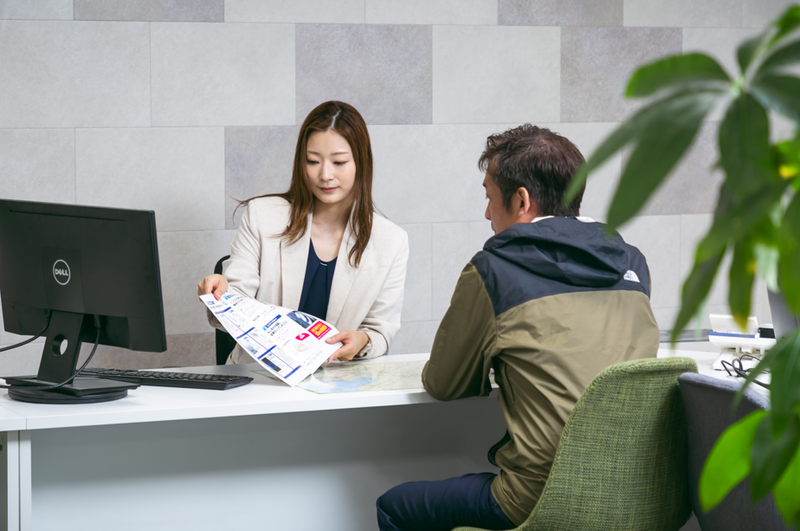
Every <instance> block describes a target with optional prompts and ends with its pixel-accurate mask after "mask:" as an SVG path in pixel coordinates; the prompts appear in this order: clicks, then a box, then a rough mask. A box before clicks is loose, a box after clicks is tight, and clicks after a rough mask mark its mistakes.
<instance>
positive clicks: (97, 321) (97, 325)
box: [0, 312, 100, 391]
mask: <svg viewBox="0 0 800 531" xmlns="http://www.w3.org/2000/svg"><path fill="white" fill-rule="evenodd" d="M92 317H93V318H94V326H95V328H96V329H97V334H96V335H95V337H94V346H93V347H92V352H90V353H89V357H88V358H86V361H85V362H83V365H81V368H80V369H78V370H77V371H75V373H74V374H73V375H72V376H70V377H69V378H67V379H66V380H64V381H63V382H61V383H59V384H54V385H48V386H46V387H36V389H37V390H39V391H49V390H50V389H58V388H59V387H63V386H65V385H67V384H68V383H70V382H71V381H72V380H74V379H75V378H77V377H78V375H80V373H82V372H83V370H84V369H85V368H86V367H87V366H88V365H89V362H90V361H92V358H93V357H94V353H95V352H96V351H97V345H99V344H100V316H98V315H92ZM47 326H50V314H49V312H48V315H47ZM47 326H45V327H44V330H42V331H41V332H39V335H37V336H35V337H33V338H31V339H28V340H26V341H24V342H22V343H19V344H18V345H12V346H11V347H7V348H5V350H8V349H10V348H14V347H15V346H22V345H25V344H26V343H30V342H31V341H33V340H34V339H36V338H37V337H39V336H40V335H42V334H43V333H44V331H45V330H47ZM0 352H2V351H0ZM11 387H12V386H10V385H0V389H11Z"/></svg>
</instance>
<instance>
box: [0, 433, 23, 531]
mask: <svg viewBox="0 0 800 531" xmlns="http://www.w3.org/2000/svg"><path fill="white" fill-rule="evenodd" d="M0 478H2V481H0V491H2V498H3V500H4V502H3V503H2V505H1V506H0V508H1V509H2V511H0V529H5V530H7V531H11V530H14V531H17V530H18V529H19V528H20V527H19V432H18V431H8V432H2V433H0Z"/></svg>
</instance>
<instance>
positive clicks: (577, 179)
mask: <svg viewBox="0 0 800 531" xmlns="http://www.w3.org/2000/svg"><path fill="white" fill-rule="evenodd" d="M724 95H725V93H724V92H723V91H720V90H712V89H703V90H692V91H688V92H680V93H676V94H671V95H669V96H667V97H665V98H662V99H659V100H657V101H654V102H653V103H650V104H649V105H647V106H645V107H643V108H642V109H640V110H639V111H637V112H636V114H634V115H633V116H631V117H630V118H628V120H626V121H625V122H623V123H622V124H620V126H619V127H617V128H616V129H615V130H614V131H613V132H612V133H611V134H610V135H609V136H608V137H607V138H606V139H605V140H604V141H603V142H602V143H601V144H600V145H599V146H598V147H597V149H595V150H594V152H593V153H592V154H591V156H590V157H589V158H588V159H586V162H585V163H584V164H583V165H582V166H581V167H580V169H578V172H577V173H576V174H575V176H574V177H573V178H572V181H571V182H570V185H569V187H568V188H567V191H566V193H565V194H564V199H563V203H564V204H565V205H568V204H569V203H571V202H572V200H573V199H574V198H575V195H576V194H577V193H578V190H580V188H581V186H583V183H584V182H585V181H586V178H587V177H588V176H589V174H590V173H591V172H592V171H594V170H595V169H597V168H599V167H600V166H602V165H603V164H604V163H605V162H606V161H608V159H609V158H611V157H612V156H613V155H614V154H615V153H617V152H619V151H620V150H621V149H622V148H624V147H625V146H627V145H628V144H631V143H640V142H641V135H642V132H643V131H644V130H645V129H647V128H649V127H650V126H651V125H652V124H653V123H654V122H656V121H663V120H664V119H665V117H669V116H670V115H674V113H675V112H676V110H679V109H682V108H685V107H687V106H692V105H694V106H707V107H708V110H710V109H711V108H712V107H713V105H714V103H715V102H716V101H718V100H719V99H720V98H722V97H723V96H724ZM708 100H711V101H708ZM706 112H708V111H706Z"/></svg>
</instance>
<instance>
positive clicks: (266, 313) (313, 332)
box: [200, 291, 342, 387]
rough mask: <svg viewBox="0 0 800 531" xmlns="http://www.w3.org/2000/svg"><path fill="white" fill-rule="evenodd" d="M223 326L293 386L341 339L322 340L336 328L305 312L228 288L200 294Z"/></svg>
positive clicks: (337, 346) (245, 347)
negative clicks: (333, 341)
mask: <svg viewBox="0 0 800 531" xmlns="http://www.w3.org/2000/svg"><path fill="white" fill-rule="evenodd" d="M200 300H202V301H203V303H204V304H205V305H206V307H207V308H208V309H209V310H210V311H211V313H213V314H214V316H215V317H216V318H217V320H218V321H219V322H220V323H221V324H222V326H223V327H224V328H225V330H226V331H227V332H228V333H229V334H230V335H231V336H232V337H233V338H234V339H236V342H237V343H238V344H239V345H240V346H241V347H242V348H243V349H244V350H245V352H247V353H248V354H250V355H251V356H252V357H253V359H254V360H256V361H257V362H258V363H259V364H260V365H261V366H262V367H264V368H265V369H267V370H268V371H269V372H270V373H272V374H273V375H275V376H276V377H277V378H278V379H280V380H281V381H283V382H286V383H287V384H289V385H291V386H292V387H294V386H295V385H297V384H298V383H300V382H301V381H303V380H305V379H306V378H307V377H308V376H309V375H311V374H312V373H313V372H314V371H316V370H317V369H318V368H319V366H320V365H322V364H323V363H324V362H325V361H326V360H327V359H328V358H329V357H330V355H331V354H333V353H334V352H336V350H338V349H339V348H340V347H341V346H342V343H332V344H328V343H326V342H325V340H326V339H327V338H329V337H331V336H333V335H335V334H337V333H338V332H339V331H338V330H336V328H334V327H333V326H332V325H331V324H329V323H327V322H325V321H323V320H322V319H317V318H316V317H314V316H313V315H308V314H307V313H303V312H299V311H295V310H290V309H289V308H283V307H282V306H275V305H273V304H265V303H263V302H259V301H257V300H255V299H251V298H249V297H244V296H242V295H238V294H236V293H234V292H231V291H226V292H225V293H223V294H222V296H221V297H220V299H219V300H217V299H215V298H214V295H211V294H208V295H200Z"/></svg>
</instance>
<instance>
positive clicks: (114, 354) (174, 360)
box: [81, 331, 217, 370]
mask: <svg viewBox="0 0 800 531" xmlns="http://www.w3.org/2000/svg"><path fill="white" fill-rule="evenodd" d="M90 352H91V346H90V345H85V344H84V346H83V348H82V349H81V363H82V362H83V361H84V360H85V359H86V358H87V357H88V355H89V353H90ZM216 364H217V359H216V350H215V343H214V332H213V331H212V332H205V333H201V334H178V335H169V336H167V350H166V352H141V351H136V350H127V349H124V348H117V347H107V346H105V345H101V346H100V347H98V348H97V352H96V353H95V355H94V358H92V362H91V363H90V364H89V366H90V367H103V368H107V369H137V370H141V369H160V368H163V367H200V366H204V365H216Z"/></svg>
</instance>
